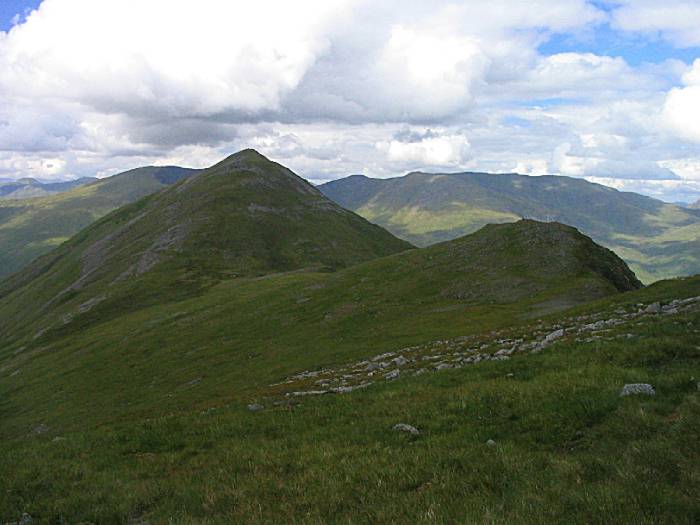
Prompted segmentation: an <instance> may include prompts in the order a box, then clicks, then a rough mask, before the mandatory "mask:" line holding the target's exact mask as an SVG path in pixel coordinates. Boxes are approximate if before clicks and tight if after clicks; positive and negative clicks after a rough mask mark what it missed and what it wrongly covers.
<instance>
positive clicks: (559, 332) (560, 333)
mask: <svg viewBox="0 0 700 525" xmlns="http://www.w3.org/2000/svg"><path fill="white" fill-rule="evenodd" d="M561 337H564V329H563V328H560V329H559V330H555V331H554V332H552V333H551V334H549V335H548V336H547V337H545V338H544V341H542V344H543V345H544V346H547V345H550V344H552V343H553V342H554V341H556V340H557V339H559V338H561Z"/></svg>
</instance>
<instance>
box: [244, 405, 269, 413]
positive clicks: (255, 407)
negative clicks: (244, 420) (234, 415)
mask: <svg viewBox="0 0 700 525" xmlns="http://www.w3.org/2000/svg"><path fill="white" fill-rule="evenodd" d="M248 410H250V411H251V412H260V411H261V410H265V407H264V406H262V405H261V404H259V403H251V404H250V405H248Z"/></svg>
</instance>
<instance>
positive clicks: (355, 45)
mask: <svg viewBox="0 0 700 525" xmlns="http://www.w3.org/2000/svg"><path fill="white" fill-rule="evenodd" d="M698 27H700V0H665V1H664V2H660V1H658V0H595V1H593V0H529V1H527V2H524V1H522V0H488V1H487V0H462V1H443V0H433V1H430V2H425V1H423V0H400V1H399V0H383V1H382V2H376V1H371V0H297V1H295V2H289V1H284V0H256V2H250V1H239V0H232V1H229V2H221V1H219V0H197V1H196V2H194V1H187V0H149V1H148V2H135V1H133V0H100V1H99V2H96V1H94V0H43V1H38V0H33V1H21V0H0V178H19V177H28V176H29V177H37V178H42V179H70V178H75V177H80V176H100V177H102V176H108V175H112V174H115V173H118V172H120V171H124V170H126V169H130V168H133V167H137V166H143V165H153V164H155V165H167V164H175V165H181V166H190V167H205V166H208V165H211V164H213V163H215V162H216V161H218V160H220V159H222V158H224V157H225V156H227V155H229V154H231V153H233V152H235V151H238V150H240V149H243V148H248V147H251V148H255V149H257V150H258V151H260V152H261V153H263V154H265V155H267V156H268V157H270V158H272V159H273V160H276V161H278V162H280V163H282V164H284V165H286V166H288V167H290V168H291V169H293V170H294V171H295V172H297V173H298V174H299V175H301V176H303V177H305V178H307V179H309V180H311V181H312V182H316V183H319V182H323V181H327V180H331V179H335V178H339V177H344V176H347V175H350V174H356V173H364V174H366V175H368V176H373V177H395V176H400V175H402V174H404V173H407V172H410V171H416V170H424V171H432V172H457V171H486V172H501V173H502V172H507V173H511V172H518V173H523V174H528V175H543V174H559V175H567V176H572V177H582V178H585V179H587V180H590V181H593V182H599V183H602V184H606V185H609V186H612V187H615V188H618V189H620V190H625V191H635V192H639V193H643V194H646V195H650V196H652V197H656V198H660V199H663V200H667V201H686V202H691V201H695V200H698V199H700V30H698V29H697V28H698Z"/></svg>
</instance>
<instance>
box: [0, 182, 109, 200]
mask: <svg viewBox="0 0 700 525" xmlns="http://www.w3.org/2000/svg"><path fill="white" fill-rule="evenodd" d="M96 180H97V179H96V178H94V177H82V178H80V179H75V180H69V181H65V182H43V181H40V180H37V179H32V178H24V179H18V180H13V181H0V199H28V198H32V197H46V196H48V195H52V194H55V193H63V192H64V191H68V190H72V189H73V188H77V187H79V186H84V185H85V184H88V183H90V182H94V181H96Z"/></svg>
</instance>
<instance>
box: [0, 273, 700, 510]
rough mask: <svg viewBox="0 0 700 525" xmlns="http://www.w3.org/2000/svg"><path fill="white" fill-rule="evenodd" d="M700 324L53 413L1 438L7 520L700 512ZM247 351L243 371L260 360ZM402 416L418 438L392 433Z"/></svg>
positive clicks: (620, 299)
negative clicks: (137, 407) (300, 384)
mask: <svg viewBox="0 0 700 525" xmlns="http://www.w3.org/2000/svg"><path fill="white" fill-rule="evenodd" d="M693 294H696V295H697V294H700V280H698V279H695V280H692V281H679V282H666V283H662V285H660V286H655V287H652V288H650V289H646V290H643V291H640V292H633V293H632V294H625V295H621V296H617V297H615V298H613V299H606V300H604V301H602V302H598V303H595V304H593V305H589V306H586V307H584V309H583V310H582V311H597V310H601V309H607V310H609V311H612V310H614V309H616V308H617V307H618V305H629V304H635V303H637V302H651V301H654V300H660V299H662V300H669V299H671V298H678V297H685V296H688V295H693ZM551 320H552V322H556V318H552V319H551ZM699 329H700V316H699V315H698V314H697V313H692V314H684V315H682V316H679V317H676V316H674V317H662V316H660V317H658V318H656V319H653V320H650V321H648V322H646V323H644V324H643V325H641V326H635V327H633V328H630V327H624V328H622V329H620V330H622V331H628V330H633V331H634V335H635V339H634V341H632V342H628V341H627V340H625V339H622V340H614V341H612V340H611V341H603V342H598V343H594V344H592V345H591V344H585V345H584V344H579V343H574V342H570V341H563V342H560V343H558V344H557V345H556V346H554V347H552V348H551V349H548V350H546V351H545V352H543V353H541V354H538V355H531V356H528V357H523V358H515V359H512V360H510V361H508V362H498V363H497V362H491V363H485V364H480V365H478V366H474V367H471V368H465V369H461V370H455V371H447V372H441V373H437V374H433V375H428V376H420V377H415V378H409V379H405V380H401V381H398V382H395V383H387V384H383V385H375V386H374V387H372V389H368V390H364V391H360V392H357V393H353V394H349V395H345V396H337V397H325V396H324V397H322V398H319V399H314V400H307V401H305V402H304V403H303V404H302V405H300V406H296V407H294V408H293V409H292V410H289V409H286V408H285V409H282V408H281V409H273V410H267V411H264V412H260V413H250V412H248V411H247V410H245V408H244V401H243V399H241V400H240V401H235V402H233V404H230V405H229V404H224V403H219V404H218V407H219V408H217V409H215V410H208V407H207V406H205V405H200V406H197V403H196V402H195V401H196V399H197V398H198V389H201V388H202V387H204V385H205V384H206V382H207V380H208V379H209V378H206V379H205V380H204V381H202V383H200V384H198V385H195V386H190V387H187V388H182V389H180V390H178V391H174V392H173V393H174V397H176V400H174V401H173V402H172V408H171V410H173V411H176V412H178V413H177V414H173V415H162V414H161V415H156V414H152V415H151V416H149V415H148V413H147V412H146V413H143V414H142V415H141V416H140V417H139V418H134V417H130V418H129V419H128V420H123V421H119V420H116V421H111V422H109V423H103V424H101V425H100V426H99V427H96V426H95V423H96V422H97V421H99V418H97V419H93V418H89V419H84V420H83V421H82V422H81V423H77V422H76V423H75V424H73V425H70V428H61V427H60V424H56V423H53V422H52V425H54V426H53V427H52V426H51V425H49V427H50V430H49V431H48V432H46V433H44V434H34V435H32V434H30V435H25V436H24V437H18V438H15V439H11V440H4V441H3V442H2V444H1V445H0V447H1V448H2V454H0V468H2V471H3V472H5V473H6V475H4V476H2V477H1V478H0V488H1V489H2V490H0V508H2V509H3V513H0V517H2V518H3V519H6V520H9V519H16V518H17V517H19V515H20V514H21V513H22V512H29V513H30V514H32V515H33V516H35V517H38V518H40V519H42V520H49V519H54V520H55V519H59V517H63V518H64V519H66V520H68V521H69V522H73V521H81V520H82V521H94V522H101V523H117V522H124V521H128V520H129V519H140V518H142V519H147V520H150V521H154V522H157V523H158V522H165V521H168V520H170V521H173V522H176V523H194V522H197V523H218V522H221V521H239V522H240V521H246V522H259V523H270V522H284V523H290V522H292V523H295V522H298V523H309V522H312V523H322V522H323V523H328V522H348V521H352V522H357V521H371V522H380V523H390V522H397V521H398V522H406V521H410V522H476V521H486V522H495V523H513V522H518V523H542V522H543V521H546V522H549V523H563V522H567V523H592V522H593V523H609V522H618V523H620V522H624V523H630V522H636V523H646V522H649V523H664V522H666V523H693V522H696V521H697V520H698V517H700V505H699V504H698V499H697V495H698V489H699V487H700V479H699V478H698V474H697V469H696V468H695V465H697V462H698V461H699V460H700V447H699V446H698V438H699V437H700V426H699V424H698V421H700V418H699V416H700V394H698V390H697V379H696V378H698V377H700V361H699V358H700V354H699V353H698V349H697V347H698V345H699V344H700V336H699V335H698V333H699ZM614 335H615V333H611V334H610V336H611V337H612V336H614ZM154 343H155V341H154ZM194 350H195V349H193V351H194ZM200 351H201V349H200ZM249 359H250V362H249V365H248V366H247V367H246V370H247V371H248V373H253V374H258V373H260V368H259V367H257V366H255V364H254V363H255V357H252V358H250V357H249ZM136 371H137V370H135V372H136ZM641 381H643V382H650V383H652V384H653V385H654V386H655V387H656V389H657V392H658V395H657V396H656V397H653V398H647V397H631V398H620V397H619V390H620V387H621V385H623V384H624V383H628V382H641ZM222 386H224V385H223V384H222ZM228 388H229V389H231V390H235V389H236V382H235V381H229V382H228ZM247 394H248V395H252V393H247ZM3 398H5V395H3ZM120 401H122V400H120V399H115V400H113V402H112V403H111V404H110V405H109V406H105V410H109V409H112V408H113V406H114V405H115V404H118V403H119V402H120ZM163 401H164V402H166V398H164V400H163ZM184 406H189V407H191V408H190V409H189V410H191V411H188V410H177V407H180V408H181V409H182V407H184ZM193 409H194V410H193ZM158 412H160V407H159V409H158ZM64 415H65V414H64ZM94 415H97V414H96V413H94ZM397 422H406V423H409V424H412V425H415V426H417V427H418V428H419V429H420V430H421V435H420V436H417V437H414V436H408V435H403V434H400V433H397V432H394V431H392V430H391V427H392V426H393V425H394V424H395V423H397ZM57 437H58V438H59V439H58V440H56V438H57ZM489 439H493V440H494V441H495V445H494V446H493V447H490V446H488V445H486V441H487V440H489Z"/></svg>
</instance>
